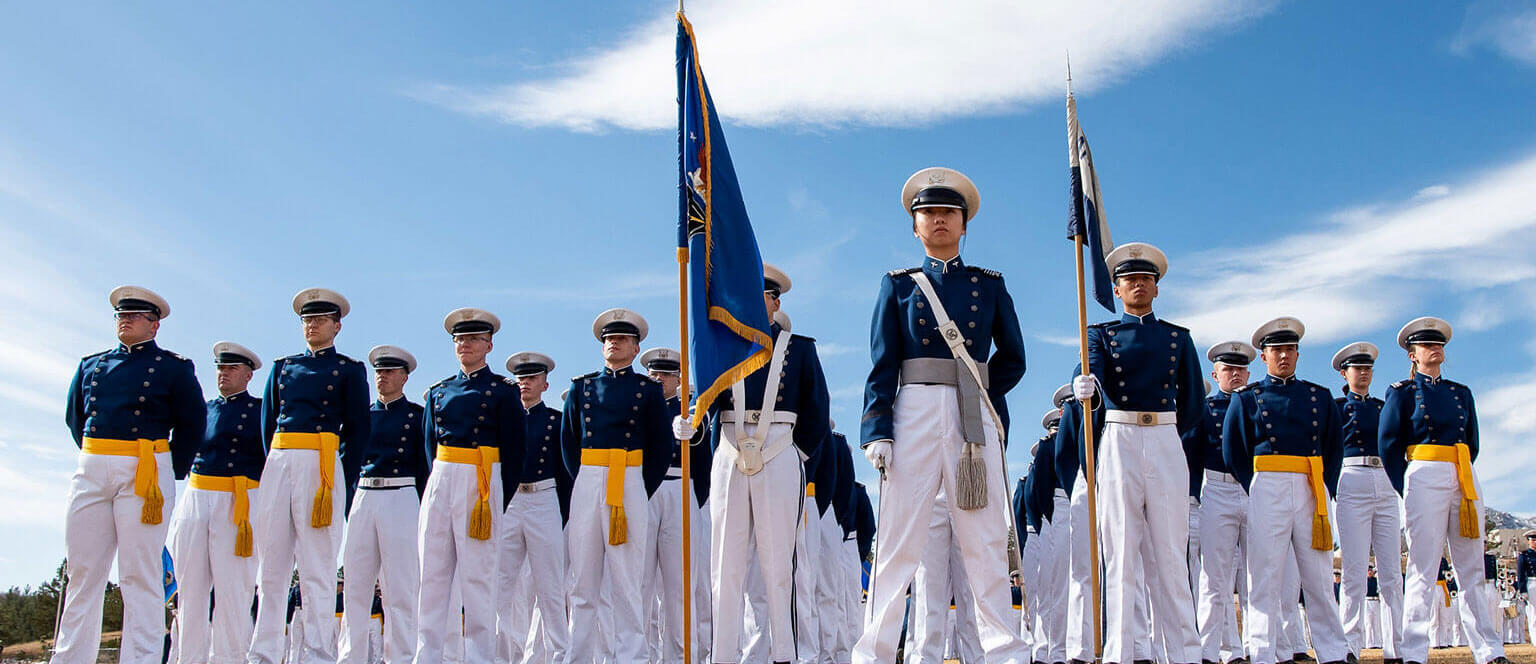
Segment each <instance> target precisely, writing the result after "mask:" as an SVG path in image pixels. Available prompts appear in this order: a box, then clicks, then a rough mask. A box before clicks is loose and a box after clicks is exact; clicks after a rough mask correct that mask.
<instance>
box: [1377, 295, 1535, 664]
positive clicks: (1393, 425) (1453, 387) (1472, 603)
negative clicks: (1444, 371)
mask: <svg viewBox="0 0 1536 664" xmlns="http://www.w3.org/2000/svg"><path fill="white" fill-rule="evenodd" d="M1450 340H1451V325H1450V323H1447V322H1445V321H1444V320H1441V319H1439V318H1433V317H1424V318H1417V319H1414V320H1412V321H1410V322H1409V323H1408V324H1407V325H1404V326H1403V328H1402V329H1401V330H1399V331H1398V333H1397V343H1398V345H1399V346H1401V347H1402V348H1403V350H1405V351H1406V352H1407V354H1408V359H1409V363H1410V366H1411V367H1412V377H1411V378H1408V379H1406V380H1400V381H1398V382H1396V383H1393V384H1392V387H1391V388H1389V389H1388V390H1387V397H1386V400H1385V404H1383V405H1382V408H1381V426H1380V429H1379V432H1378V436H1379V441H1378V443H1379V445H1380V448H1381V458H1382V461H1383V462H1384V463H1385V464H1386V469H1387V476H1388V477H1389V478H1391V480H1392V485H1393V487H1395V488H1397V489H1398V492H1399V493H1400V494H1402V497H1403V513H1404V518H1405V522H1406V525H1407V529H1406V530H1407V535H1408V572H1407V589H1406V591H1405V593H1404V616H1403V619H1404V626H1403V642H1402V647H1401V648H1400V649H1399V651H1398V654H1399V655H1400V656H1401V657H1402V658H1403V659H1405V660H1407V661H1409V662H1416V663H1419V664H1422V663H1423V662H1426V661H1428V659H1427V658H1428V656H1429V633H1430V628H1431V625H1432V622H1433V619H1434V612H1433V610H1432V606H1431V603H1432V602H1433V601H1434V595H1435V583H1434V579H1435V575H1436V572H1437V570H1438V569H1439V563H1440V559H1441V553H1442V552H1443V551H1446V550H1449V553H1450V559H1451V566H1452V567H1453V568H1455V570H1456V578H1457V580H1458V581H1459V582H1460V585H1461V592H1460V596H1461V598H1462V600H1463V603H1464V604H1463V611H1465V615H1466V617H1467V620H1466V627H1467V631H1468V634H1467V641H1468V642H1469V643H1470V645H1471V646H1472V654H1473V656H1474V657H1475V658H1476V661H1479V662H1499V663H1500V664H1503V663H1505V662H1507V661H1508V660H1506V659H1504V641H1503V639H1502V638H1500V637H1499V635H1498V633H1497V630H1496V629H1495V628H1494V627H1493V620H1492V616H1491V615H1489V609H1488V602H1487V598H1486V596H1485V595H1484V593H1487V592H1490V591H1489V589H1488V587H1487V584H1486V583H1485V582H1484V579H1483V576H1484V575H1483V568H1482V564H1481V563H1482V553H1483V550H1482V549H1483V547H1482V524H1483V502H1482V498H1481V497H1480V495H1481V487H1480V486H1479V485H1478V482H1477V476H1476V475H1475V474H1474V473H1473V472H1472V463H1473V462H1474V461H1476V460H1477V452H1478V429H1477V405H1476V404H1475V403H1474V402H1473V399H1472V390H1470V389H1468V388H1467V386H1465V385H1462V384H1461V383H1457V382H1455V381H1451V380H1447V379H1445V378H1444V377H1443V376H1442V375H1441V366H1442V365H1443V364H1444V363H1445V346H1446V344H1447V343H1449V342H1450Z"/></svg>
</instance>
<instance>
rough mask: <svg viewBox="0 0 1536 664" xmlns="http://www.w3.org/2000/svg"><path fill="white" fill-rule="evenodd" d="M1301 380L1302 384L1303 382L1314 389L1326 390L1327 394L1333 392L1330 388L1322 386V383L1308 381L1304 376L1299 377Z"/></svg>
mask: <svg viewBox="0 0 1536 664" xmlns="http://www.w3.org/2000/svg"><path fill="white" fill-rule="evenodd" d="M1301 382H1302V383H1303V384H1305V385H1308V386H1310V387H1311V388H1312V389H1314V390H1322V391H1324V392H1327V393H1329V394H1332V393H1333V391H1332V390H1329V389H1328V388H1326V387H1323V386H1322V385H1318V384H1317V383H1314V382H1312V381H1310V380H1307V379H1305V378H1303V379H1301Z"/></svg>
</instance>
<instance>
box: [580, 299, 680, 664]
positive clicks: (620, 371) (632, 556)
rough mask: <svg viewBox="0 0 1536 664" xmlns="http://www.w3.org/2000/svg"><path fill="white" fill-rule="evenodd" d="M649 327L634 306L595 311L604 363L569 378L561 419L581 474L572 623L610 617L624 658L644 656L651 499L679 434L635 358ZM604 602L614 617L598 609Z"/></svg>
mask: <svg viewBox="0 0 1536 664" xmlns="http://www.w3.org/2000/svg"><path fill="white" fill-rule="evenodd" d="M648 331H649V326H648V325H646V322H645V319H644V318H642V317H641V316H640V315H639V314H637V313H635V312H633V311H630V310H628V309H609V310H607V311H604V312H603V313H601V314H599V315H598V317H597V319H596V320H594V321H593V322H592V336H593V337H596V338H597V340H598V341H600V342H601V343H602V345H603V364H604V367H603V369H602V370H600V371H594V372H591V373H588V374H583V375H581V376H577V377H576V378H575V379H573V380H572V383H571V392H570V396H569V397H568V398H567V399H566V401H565V411H564V414H563V415H562V419H561V433H560V446H561V450H562V454H563V457H564V460H565V466H566V469H567V471H568V472H570V474H571V475H572V476H573V477H574V478H575V479H574V485H573V486H572V488H571V508H570V521H569V523H568V524H567V526H566V547H567V552H568V553H569V557H568V559H569V564H570V572H569V574H570V576H569V579H570V581H569V582H570V585H569V586H568V587H569V588H570V595H569V598H568V599H567V601H568V602H569V604H570V624H571V625H572V631H573V633H574V631H575V626H577V625H580V626H581V628H582V629H583V630H591V629H592V627H593V626H594V625H598V624H600V623H602V624H605V626H606V625H611V626H612V628H613V629H612V632H611V633H609V635H608V637H609V639H610V641H609V642H610V643H611V644H612V649H613V652H614V653H615V654H616V659H617V661H618V662H621V663H624V664H628V663H632V662H641V661H644V659H645V634H644V619H645V611H644V600H643V598H642V592H641V588H642V585H643V584H644V581H645V562H646V555H645V553H646V549H647V548H648V547H649V540H650V532H649V531H650V529H649V527H648V526H649V519H650V517H649V507H648V503H647V500H648V497H649V496H650V495H651V494H653V493H655V491H656V489H657V487H659V486H660V485H661V481H662V478H663V477H664V476H665V475H666V472H667V464H668V462H669V461H670V460H671V454H670V452H671V448H672V446H674V445H675V444H676V442H675V440H674V439H672V438H669V436H672V435H674V434H673V432H669V431H668V430H667V429H668V426H667V422H668V415H667V406H666V397H664V396H663V395H662V393H661V385H659V384H657V382H656V381H654V380H651V379H649V378H646V377H645V376H642V375H640V374H638V373H635V370H634V369H633V368H631V366H630V365H631V363H633V362H634V360H635V355H636V354H638V353H639V352H640V342H641V341H643V340H644V339H645V335H646V333H647V332H648ZM682 438H683V439H687V438H688V436H682ZM605 593H606V599H605ZM600 607H606V609H602V610H600ZM604 610H606V611H611V617H612V619H611V620H609V619H608V617H606V616H602V615H600V614H601V613H602V611H604ZM599 645H600V644H599V643H597V639H592V638H577V639H572V641H571V650H570V652H569V654H568V656H567V660H568V661H571V662H590V661H593V659H594V656H593V653H594V649H595V648H596V647H597V646H599Z"/></svg>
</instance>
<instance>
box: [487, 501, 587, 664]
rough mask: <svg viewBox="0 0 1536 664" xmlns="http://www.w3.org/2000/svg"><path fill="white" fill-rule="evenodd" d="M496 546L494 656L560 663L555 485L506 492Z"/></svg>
mask: <svg viewBox="0 0 1536 664" xmlns="http://www.w3.org/2000/svg"><path fill="white" fill-rule="evenodd" d="M498 547H499V549H500V550H499V552H498V554H497V555H498V558H497V563H496V579H497V582H496V584H497V589H498V591H499V593H500V594H499V595H497V598H496V630H497V645H496V647H497V657H496V660H497V661H498V662H517V661H522V662H525V663H531V662H534V661H541V662H549V663H550V664H562V663H563V662H564V661H565V651H566V648H567V647H569V643H570V638H569V632H568V631H567V626H566V621H565V620H566V619H565V528H564V525H563V524H562V522H561V517H560V496H559V492H558V491H556V490H555V487H553V486H550V487H548V488H545V489H541V490H539V491H533V492H528V493H518V494H517V495H515V496H513V497H512V502H510V503H509V504H508V505H507V510H506V512H505V515H504V517H503V519H502V527H501V531H500V534H499V543H498ZM535 624H537V627H535ZM536 653H539V654H538V659H535V655H536Z"/></svg>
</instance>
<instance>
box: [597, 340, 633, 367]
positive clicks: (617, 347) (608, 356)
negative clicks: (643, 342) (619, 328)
mask: <svg viewBox="0 0 1536 664" xmlns="http://www.w3.org/2000/svg"><path fill="white" fill-rule="evenodd" d="M639 352H640V340H639V339H637V338H635V337H632V336H629V335H627V334H610V335H608V336H606V337H603V361H604V362H607V363H608V364H610V365H614V366H628V365H630V364H633V363H634V361H635V355H637V354H639Z"/></svg>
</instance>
